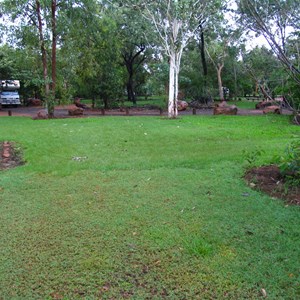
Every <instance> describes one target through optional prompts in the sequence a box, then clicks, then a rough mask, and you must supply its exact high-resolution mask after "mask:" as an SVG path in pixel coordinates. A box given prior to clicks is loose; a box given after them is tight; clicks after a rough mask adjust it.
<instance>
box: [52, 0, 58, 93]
mask: <svg viewBox="0 0 300 300" xmlns="http://www.w3.org/2000/svg"><path fill="white" fill-rule="evenodd" d="M56 9H57V3H56V0H52V4H51V16H52V18H51V22H52V85H51V90H52V93H53V94H55V90H56V48H57V32H56Z"/></svg>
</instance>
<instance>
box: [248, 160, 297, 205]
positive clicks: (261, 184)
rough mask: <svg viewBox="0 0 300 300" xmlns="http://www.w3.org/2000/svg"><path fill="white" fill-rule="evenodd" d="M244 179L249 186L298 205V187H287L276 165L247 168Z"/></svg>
mask: <svg viewBox="0 0 300 300" xmlns="http://www.w3.org/2000/svg"><path fill="white" fill-rule="evenodd" d="M245 179H246V181H247V182H248V184H249V186H251V187H252V188H254V189H256V190H259V191H262V192H264V193H266V194H268V195H269V196H271V197H275V198H279V199H283V200H284V201H286V202H287V203H288V204H294V205H300V187H295V188H291V187H287V185H286V182H285V180H284V178H283V176H282V175H281V174H280V171H279V168H278V167H277V166H276V165H270V166H262V167H258V168H253V169H251V170H248V171H247V173H246V174H245Z"/></svg>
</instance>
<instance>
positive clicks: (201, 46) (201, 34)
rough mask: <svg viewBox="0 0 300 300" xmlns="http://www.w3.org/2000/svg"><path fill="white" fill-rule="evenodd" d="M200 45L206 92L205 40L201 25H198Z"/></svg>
mask: <svg viewBox="0 0 300 300" xmlns="http://www.w3.org/2000/svg"><path fill="white" fill-rule="evenodd" d="M199 27H200V43H199V50H200V56H201V64H202V68H203V76H204V88H205V90H206V88H207V74H208V70H207V62H206V56H205V38H204V30H203V27H202V24H200V26H199Z"/></svg>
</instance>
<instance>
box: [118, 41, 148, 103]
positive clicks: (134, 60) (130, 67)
mask: <svg viewBox="0 0 300 300" xmlns="http://www.w3.org/2000/svg"><path fill="white" fill-rule="evenodd" d="M137 47H138V48H139V50H138V51H137V52H136V53H134V49H132V50H130V51H128V52H125V53H124V54H123V60H124V64H125V66H126V69H127V72H128V80H127V98H128V101H131V102H132V103H133V104H134V105H136V95H135V91H134V75H135V72H136V70H137V68H138V67H139V66H140V65H141V64H142V62H143V61H144V60H145V56H143V57H142V58H141V59H140V60H138V57H139V56H140V55H141V54H142V53H143V52H144V50H145V49H146V47H145V45H139V46H137Z"/></svg>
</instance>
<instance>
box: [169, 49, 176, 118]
mask: <svg viewBox="0 0 300 300" xmlns="http://www.w3.org/2000/svg"><path fill="white" fill-rule="evenodd" d="M176 74H177V70H176V54H175V52H172V53H171V55H170V71H169V101H168V116H169V118H173V119H174V118H176V117H177V115H178V110H177V94H176V90H177V91H178V77H177V75H176ZM176 81H177V82H176Z"/></svg>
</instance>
